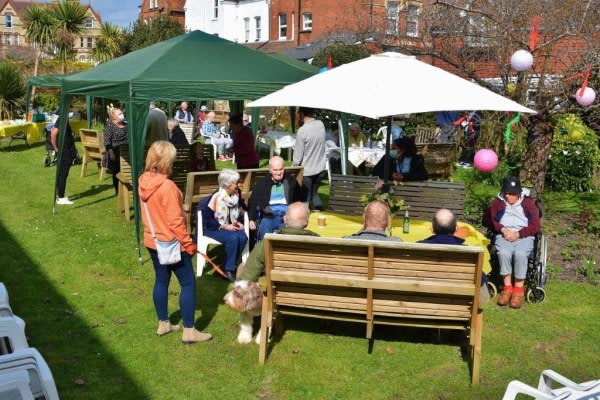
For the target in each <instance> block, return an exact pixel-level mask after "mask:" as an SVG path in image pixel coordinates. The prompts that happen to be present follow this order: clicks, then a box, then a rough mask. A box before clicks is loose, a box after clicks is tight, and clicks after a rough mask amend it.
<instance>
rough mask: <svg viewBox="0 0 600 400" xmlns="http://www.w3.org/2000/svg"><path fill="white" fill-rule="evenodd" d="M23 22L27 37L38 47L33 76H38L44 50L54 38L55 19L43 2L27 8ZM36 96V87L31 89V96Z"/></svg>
mask: <svg viewBox="0 0 600 400" xmlns="http://www.w3.org/2000/svg"><path fill="white" fill-rule="evenodd" d="M23 23H24V25H25V28H26V29H27V33H26V34H25V37H27V40H28V41H29V43H31V44H33V45H34V47H35V48H36V55H35V67H34V69H33V76H37V75H38V67H39V63H40V58H41V57H42V51H44V49H45V48H46V46H48V45H49V44H50V43H52V41H53V39H54V26H53V23H54V20H53V19H52V16H51V15H50V13H49V12H48V8H47V7H45V6H42V5H41V4H37V3H32V4H31V5H30V6H29V7H27V8H26V9H25V13H24V14H23ZM34 97H35V87H34V88H33V89H32V91H31V98H32V99H33V98H34Z"/></svg>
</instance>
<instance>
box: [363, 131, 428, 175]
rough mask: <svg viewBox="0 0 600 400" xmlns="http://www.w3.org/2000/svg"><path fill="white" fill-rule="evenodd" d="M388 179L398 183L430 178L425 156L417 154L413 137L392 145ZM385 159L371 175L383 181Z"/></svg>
mask: <svg viewBox="0 0 600 400" xmlns="http://www.w3.org/2000/svg"><path fill="white" fill-rule="evenodd" d="M388 157H389V158H390V160H389V173H388V177H389V178H390V179H391V180H394V181H397V182H408V181H426V180H427V179H428V178H429V174H428V173H427V169H426V168H425V160H424V159H423V156H422V155H420V154H417V147H416V146H415V142H414V140H413V139H412V138H411V137H408V136H403V137H401V138H400V139H396V140H394V141H393V142H392V144H391V150H390V154H389V156H388ZM384 171H385V157H383V158H381V160H379V162H378V163H377V165H375V167H374V168H373V172H372V173H371V175H373V176H378V177H380V178H381V179H383V175H384Z"/></svg>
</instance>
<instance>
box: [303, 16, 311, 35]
mask: <svg viewBox="0 0 600 400" xmlns="http://www.w3.org/2000/svg"><path fill="white" fill-rule="evenodd" d="M302 29H303V30H305V31H312V13H304V14H302Z"/></svg>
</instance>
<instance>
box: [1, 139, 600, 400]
mask: <svg viewBox="0 0 600 400" xmlns="http://www.w3.org/2000/svg"><path fill="white" fill-rule="evenodd" d="M44 154H45V150H44V146H43V144H42V143H37V144H34V145H32V146H30V147H28V146H24V145H13V146H12V147H10V148H8V147H6V145H4V146H3V147H2V149H1V150H0V163H1V166H2V168H0V179H1V181H2V183H3V189H2V195H1V196H0V237H1V238H2V240H0V265H1V267H0V281H2V282H4V283H5V284H6V287H7V288H8V291H9V294H10V302H11V305H12V307H13V310H14V312H15V313H16V314H17V315H19V316H21V317H22V318H23V319H24V320H25V321H26V323H27V326H26V333H27V336H28V340H29V344H30V345H31V346H33V347H36V348H37V349H38V350H39V351H40V352H41V353H42V354H43V355H44V357H45V358H46V360H47V361H48V364H49V365H50V368H51V370H52V373H53V375H54V378H55V380H56V382H57V386H58V391H59V394H60V396H61V399H99V400H100V399H102V400H104V399H188V398H190V399H191V398H195V399H213V398H215V399H216V398H224V399H237V398H242V399H252V398H261V399H307V398H314V399H332V398H340V399H363V398H370V399H416V398H422V399H437V398H444V399H493V398H500V397H501V396H502V394H503V393H504V391H505V389H506V386H507V385H508V383H509V382H510V381H511V380H513V379H519V380H521V381H524V382H527V383H529V384H531V385H536V383H537V380H538V377H539V374H540V373H541V371H542V370H544V369H547V368H551V369H554V370H556V371H558V372H559V373H562V374H564V375H565V376H567V377H569V378H571V379H572V380H574V381H576V382H580V381H586V380H591V379H597V378H598V375H597V367H596V366H597V365H598V364H600V342H599V341H598V340H597V338H598V331H600V309H599V308H598V306H597V305H598V304H599V303H600V291H599V290H598V289H597V287H595V286H592V285H588V284H577V283H570V282H560V281H553V280H550V281H549V283H548V285H547V287H546V290H547V300H546V301H545V302H544V303H542V304H536V305H530V304H526V305H525V306H524V307H523V309H521V310H518V311H517V310H512V309H506V308H503V309H500V308H498V307H496V306H495V305H493V304H490V305H489V306H487V308H486V311H485V317H484V331H483V353H482V365H481V385H480V386H479V387H478V388H471V386H470V376H469V369H468V365H467V362H466V358H465V357H464V354H463V353H462V352H461V347H460V344H461V343H464V341H462V340H459V338H457V337H456V335H453V334H451V333H448V332H442V334H441V336H439V337H438V334H437V332H436V331H432V330H418V329H401V328H398V327H379V326H378V327H377V328H376V329H375V333H374V336H375V341H374V346H373V351H372V353H371V354H369V352H368V341H367V340H366V339H365V338H364V334H365V332H364V327H363V326H362V325H353V324H344V323H332V324H327V325H324V324H322V323H321V321H318V320H309V319H302V318H292V317H289V318H286V320H285V323H284V326H285V327H286V330H285V333H284V335H283V337H281V338H278V339H276V341H275V343H274V346H273V349H272V352H271V353H270V355H269V358H268V360H267V363H266V365H265V366H264V367H259V366H258V347H257V346H256V345H254V344H252V345H240V344H238V343H237V342H236V336H237V333H238V316H237V315H236V314H235V313H234V312H233V311H231V310H230V309H229V308H227V307H226V306H225V305H224V304H223V301H222V297H223V295H224V294H225V293H226V291H227V290H228V286H227V284H226V283H225V282H224V281H222V280H220V279H215V278H213V277H212V276H210V274H209V275H206V276H203V277H202V278H200V279H198V281H197V300H196V317H197V321H196V326H197V328H199V329H201V330H206V331H208V332H211V333H212V334H213V335H214V339H213V340H212V341H211V342H208V343H201V344H197V345H194V346H185V345H183V344H181V341H180V339H181V337H180V335H179V334H170V335H167V336H165V337H160V338H159V337H157V336H156V333H155V332H156V326H157V322H156V317H155V313H154V307H153V305H152V297H151V292H152V285H153V279H154V273H153V270H152V266H151V263H150V261H149V259H148V255H147V252H146V251H145V249H143V250H142V261H143V264H142V265H140V264H139V263H138V259H137V249H136V245H137V243H136V240H135V233H134V225H133V223H132V222H128V221H125V219H124V218H123V216H122V215H119V214H118V213H117V199H116V197H115V196H114V193H113V188H112V183H111V180H110V177H108V178H106V179H105V180H104V181H99V180H98V175H97V173H96V172H95V168H88V176H86V177H84V178H80V177H79V174H80V171H81V169H80V168H81V167H80V166H76V167H73V168H72V169H71V174H70V177H69V179H68V184H67V195H68V196H69V197H71V198H73V199H74V201H75V204H74V205H73V206H60V207H58V208H57V209H56V211H57V212H56V213H55V214H54V213H53V212H52V196H53V184H54V176H55V172H56V170H55V168H54V167H51V168H44V167H43V157H44ZM264 161H265V160H263V163H264ZM320 193H321V194H322V195H323V196H324V197H326V195H327V193H328V188H327V186H326V185H325V186H322V187H321V189H320ZM570 196H571V194H566V195H565V203H562V202H560V201H558V195H557V197H556V199H557V200H556V204H568V202H570V201H572V202H573V203H577V202H579V204H581V202H582V201H591V200H590V199H589V198H585V200H584V199H582V197H580V196H578V195H572V200H569V198H570ZM550 200H551V201H550V203H551V204H555V203H554V200H553V199H552V198H551V199H550ZM565 211H570V209H569V210H565ZM558 268H559V267H558V266H553V267H552V269H558ZM171 291H172V295H171V296H170V312H171V313H172V314H171V318H172V320H173V321H174V322H180V317H179V313H178V305H177V294H178V292H179V286H178V285H177V283H176V281H175V282H174V283H173V284H172V285H171Z"/></svg>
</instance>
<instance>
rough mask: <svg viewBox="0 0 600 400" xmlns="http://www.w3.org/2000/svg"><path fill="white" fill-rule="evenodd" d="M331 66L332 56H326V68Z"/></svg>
mask: <svg viewBox="0 0 600 400" xmlns="http://www.w3.org/2000/svg"><path fill="white" fill-rule="evenodd" d="M332 68H333V57H332V56H327V69H332Z"/></svg>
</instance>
